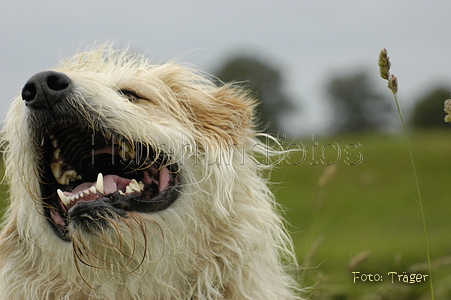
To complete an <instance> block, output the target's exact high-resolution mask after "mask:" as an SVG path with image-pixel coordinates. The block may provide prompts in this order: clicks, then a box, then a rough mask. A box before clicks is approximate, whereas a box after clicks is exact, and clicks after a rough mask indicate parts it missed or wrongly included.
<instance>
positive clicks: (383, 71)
mask: <svg viewBox="0 0 451 300" xmlns="http://www.w3.org/2000/svg"><path fill="white" fill-rule="evenodd" d="M390 67H391V63H390V60H389V58H388V53H387V50H386V49H383V50H382V51H381V52H380V54H379V69H380V75H381V77H382V78H383V79H385V80H387V82H388V88H389V89H390V90H391V92H392V94H393V97H394V99H395V104H396V109H397V110H398V115H399V118H400V119H401V124H402V129H403V132H404V137H405V139H406V143H407V148H408V151H409V155H410V162H411V164H412V169H413V175H414V178H415V185H416V189H417V194H418V204H419V206H420V210H421V217H422V220H423V231H424V238H425V242H426V255H427V262H428V272H429V285H430V290H431V299H432V300H434V299H435V298H434V285H433V281H432V268H431V255H430V252H429V238H428V233H427V226H426V218H425V216H424V208H423V200H422V198H421V191H420V184H419V181H418V175H417V169H416V166H415V160H414V159H413V153H412V147H411V146H410V141H409V137H408V134H407V129H406V125H405V122H404V118H403V116H402V112H401V107H400V105H399V101H398V79H397V78H396V76H395V75H393V74H391V75H390Z"/></svg>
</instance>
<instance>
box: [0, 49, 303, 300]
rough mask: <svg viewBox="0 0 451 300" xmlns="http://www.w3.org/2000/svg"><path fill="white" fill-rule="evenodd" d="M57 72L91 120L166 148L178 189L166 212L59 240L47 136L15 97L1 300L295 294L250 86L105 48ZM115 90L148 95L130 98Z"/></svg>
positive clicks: (1, 240)
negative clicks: (47, 173) (36, 130)
mask: <svg viewBox="0 0 451 300" xmlns="http://www.w3.org/2000/svg"><path fill="white" fill-rule="evenodd" d="M54 70H56V71H59V72H63V73H65V74H66V75H67V76H68V77H69V78H70V79H71V81H72V82H73V83H74V86H75V87H76V92H75V93H74V96H73V99H72V102H73V107H74V110H77V111H78V112H79V113H80V114H82V115H83V116H84V118H85V119H86V123H87V124H89V126H93V127H96V128H105V130H106V131H107V130H109V129H111V130H114V131H115V132H118V133H121V134H122V135H123V136H125V137H127V138H129V139H133V140H138V141H141V142H145V143H147V144H149V145H152V146H153V147H160V148H165V149H161V150H162V151H163V150H164V151H167V150H168V149H170V153H171V156H172V158H173V159H174V160H175V161H177V162H178V163H179V165H180V169H181V171H180V172H181V176H182V178H183V186H182V194H181V196H180V197H179V198H178V199H177V200H176V202H175V203H173V204H172V205H171V206H170V207H169V208H167V209H165V210H162V211H159V212H156V213H147V214H146V213H129V215H128V218H126V219H125V218H120V217H117V218H114V219H111V220H109V222H111V224H114V226H113V227H114V228H115V229H114V230H109V231H105V232H99V236H96V235H87V234H85V233H83V232H78V231H77V230H76V229H75V228H71V230H72V235H71V236H72V239H73V240H72V242H66V241H63V240H61V239H60V238H59V237H57V236H56V235H55V233H54V232H53V230H52V229H51V227H50V224H49V222H48V221H47V220H46V218H45V217H44V215H43V213H42V205H41V204H42V201H41V199H40V190H39V181H38V176H37V174H38V172H39V170H38V167H37V161H36V160H37V157H36V152H35V150H36V149H37V148H39V147H40V145H39V143H36V142H33V140H31V138H30V129H29V126H28V119H27V114H28V111H27V108H26V106H25V105H24V103H23V102H24V101H23V100H22V99H21V98H20V97H18V98H17V99H15V100H14V101H13V103H12V105H11V108H10V110H9V113H8V116H7V121H6V125H5V127H4V131H3V139H4V142H5V146H6V150H5V153H4V157H5V165H6V178H7V180H8V183H9V184H10V194H11V204H10V206H9V208H8V211H7V213H6V217H5V221H4V223H3V229H2V233H1V235H0V299H39V300H44V299H71V300H73V299H121V300H126V299H158V300H164V299H167V300H169V299H184V300H191V299H229V300H231V299H235V300H244V299H253V300H256V299H262V300H263V299H267V300H275V299H278V300H281V299H299V297H298V296H296V295H297V292H298V289H297V287H296V282H295V280H293V279H292V277H291V276H290V275H289V274H288V273H289V269H292V267H293V266H295V255H294V252H293V246H292V243H291V240H290V238H289V236H288V235H287V233H286V231H285V229H284V227H283V221H282V219H281V218H280V217H279V215H278V213H277V209H276V208H277V207H276V204H275V201H274V199H273V195H272V193H271V192H270V191H269V189H268V187H267V184H266V182H265V180H264V179H263V178H262V176H261V172H262V171H263V169H265V168H266V167H267V166H264V165H261V164H260V163H258V161H256V160H255V159H254V158H253V157H252V155H251V154H252V153H251V152H252V151H256V152H261V153H266V151H265V150H266V149H265V146H264V145H262V144H261V143H260V142H258V140H257V139H256V134H255V132H254V131H253V127H252V121H253V120H252V110H253V107H254V102H253V101H252V100H250V99H249V97H248V96H247V95H246V93H244V92H243V91H241V90H239V89H237V88H235V87H233V86H232V85H224V86H222V87H216V86H214V85H213V84H212V83H211V82H209V80H208V79H206V78H205V77H204V76H201V75H200V74H198V72H195V71H193V70H190V69H188V68H185V67H182V66H178V65H176V64H164V65H151V64H150V63H149V62H148V61H147V60H146V59H145V58H143V57H136V56H132V55H130V54H129V53H127V52H118V51H114V50H111V49H109V48H108V47H107V48H101V49H98V50H93V51H89V52H86V53H82V54H79V55H77V56H76V57H74V58H72V59H70V60H68V61H66V62H64V63H63V64H62V65H61V67H58V68H55V69H54ZM117 89H127V90H132V91H135V92H136V93H139V94H140V95H143V96H144V97H145V98H146V99H148V101H147V100H142V101H139V102H137V103H131V102H129V101H127V100H125V99H124V98H123V97H120V96H119V94H118V93H117ZM76 254H78V256H77V255H76ZM80 259H81V260H80ZM282 261H284V263H283V262H282ZM88 265H89V266H88Z"/></svg>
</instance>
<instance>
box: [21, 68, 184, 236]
mask: <svg viewBox="0 0 451 300" xmlns="http://www.w3.org/2000/svg"><path fill="white" fill-rule="evenodd" d="M74 94H75V93H74V86H73V83H72V82H71V79H70V78H69V77H68V76H67V75H65V74H63V73H60V72H54V71H46V72H41V73H38V74H36V75H34V76H33V77H31V78H30V79H29V80H28V81H27V83H26V84H25V86H24V88H23V89H22V98H23V100H24V101H25V105H26V106H27V108H28V114H29V116H30V117H29V118H28V122H29V123H30V124H29V125H30V132H31V133H30V138H31V140H32V141H33V142H34V144H35V145H40V146H38V149H36V155H37V159H36V161H37V162H38V166H37V167H38V170H39V177H40V178H39V180H40V189H41V191H40V192H41V198H42V202H43V209H44V214H45V216H46V217H47V219H48V220H49V222H50V224H51V225H52V227H53V228H54V229H55V232H56V233H57V234H58V236H60V237H61V238H62V239H64V240H68V241H69V240H71V236H70V228H71V226H78V227H79V228H82V229H84V231H85V232H89V231H92V230H95V229H96V228H99V227H102V228H104V227H107V226H108V221H107V220H108V218H109V217H117V216H120V217H124V218H127V212H128V211H137V212H143V213H151V212H156V211H160V210H163V209H166V208H168V207H169V206H170V205H171V204H172V203H173V202H174V201H175V200H176V199H177V197H178V195H179V188H180V182H181V178H180V170H179V166H178V164H177V163H175V162H173V161H172V158H171V157H170V156H169V155H168V154H166V153H164V152H162V151H159V150H158V151H157V150H156V149H152V148H151V147H150V146H148V144H147V143H144V142H143V141H135V140H133V139H131V138H130V137H123V136H121V135H120V134H118V133H116V132H115V131H114V129H110V128H95V127H94V125H92V122H88V121H87V120H86V119H85V118H86V116H83V114H85V115H86V114H89V116H90V118H91V120H92V119H96V120H99V122H95V123H96V124H102V123H103V124H105V123H106V122H102V120H101V116H99V115H98V114H96V113H95V112H93V111H90V110H89V108H88V107H83V102H82V101H79V100H78V101H77V99H78V98H77V96H74ZM78 97H79V96H78ZM75 105H78V106H77V107H74V106H75ZM81 111H82V113H81ZM77 112H78V113H77Z"/></svg>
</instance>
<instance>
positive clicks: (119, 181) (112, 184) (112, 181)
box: [65, 175, 131, 196]
mask: <svg viewBox="0 0 451 300" xmlns="http://www.w3.org/2000/svg"><path fill="white" fill-rule="evenodd" d="M130 182H131V180H130V179H128V178H123V177H120V176H117V175H106V176H104V177H103V189H104V192H103V194H104V195H109V194H112V193H114V192H117V191H119V190H121V191H123V192H124V191H125V188H126V187H127V185H129V183H130ZM92 186H95V187H97V181H96V182H83V183H82V184H80V185H78V186H76V187H75V188H74V189H73V190H72V192H71V193H67V195H66V196H71V195H77V194H80V193H81V192H83V191H85V190H88V189H89V188H91V187H92ZM65 194H66V193H65Z"/></svg>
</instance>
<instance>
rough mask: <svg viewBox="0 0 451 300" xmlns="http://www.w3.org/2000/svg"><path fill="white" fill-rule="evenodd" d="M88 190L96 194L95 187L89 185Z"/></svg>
mask: <svg viewBox="0 0 451 300" xmlns="http://www.w3.org/2000/svg"><path fill="white" fill-rule="evenodd" d="M89 191H90V192H91V193H93V194H97V189H96V187H95V186H91V187H90V188H89Z"/></svg>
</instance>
